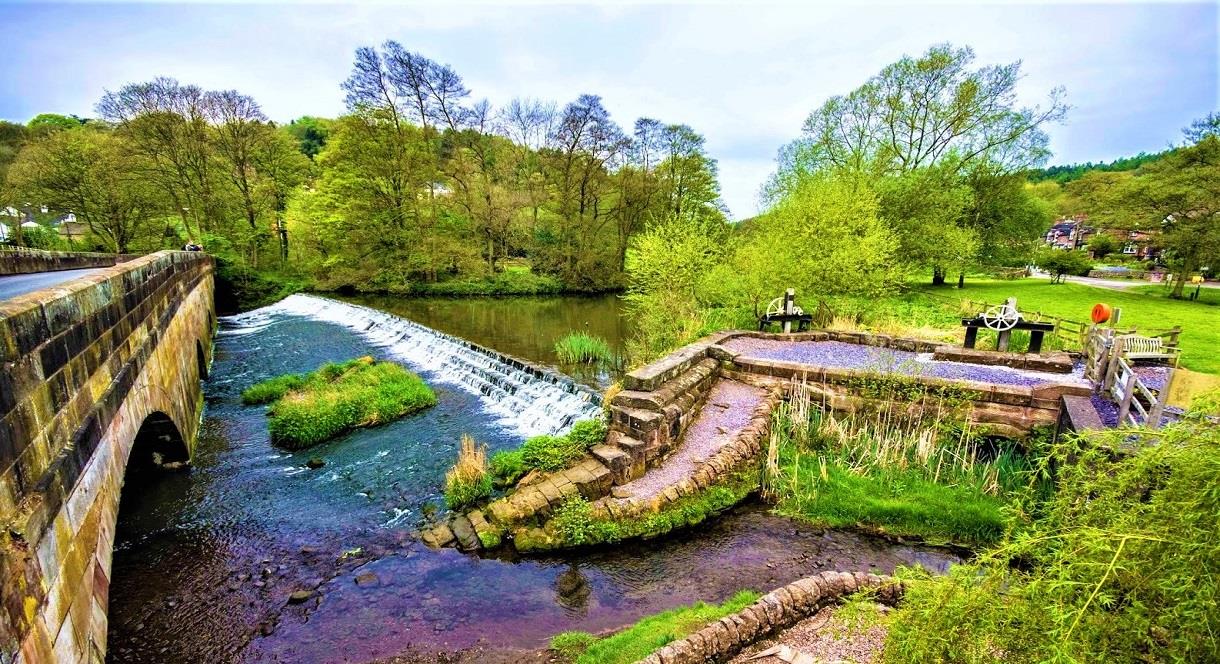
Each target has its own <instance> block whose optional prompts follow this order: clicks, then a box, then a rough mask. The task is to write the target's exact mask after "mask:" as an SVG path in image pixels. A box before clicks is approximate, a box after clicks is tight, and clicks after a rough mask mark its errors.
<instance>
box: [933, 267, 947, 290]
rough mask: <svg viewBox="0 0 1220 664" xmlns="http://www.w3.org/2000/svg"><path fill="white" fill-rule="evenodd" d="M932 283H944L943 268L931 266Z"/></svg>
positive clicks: (937, 284) (939, 284) (941, 284)
mask: <svg viewBox="0 0 1220 664" xmlns="http://www.w3.org/2000/svg"><path fill="white" fill-rule="evenodd" d="M932 285H933V286H944V285H945V268H943V267H939V266H937V267H934V268H932Z"/></svg>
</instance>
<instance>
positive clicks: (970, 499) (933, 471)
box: [765, 391, 1031, 546]
mask: <svg viewBox="0 0 1220 664" xmlns="http://www.w3.org/2000/svg"><path fill="white" fill-rule="evenodd" d="M959 421H960V420H958V419H957V414H956V413H955V412H953V410H952V408H947V409H946V410H944V411H940V410H937V411H934V412H931V413H925V414H924V415H922V416H920V417H919V418H918V419H914V420H910V419H903V418H902V417H900V416H899V415H898V414H897V413H895V412H888V411H886V412H866V413H858V414H853V415H847V416H843V415H837V414H834V413H830V412H823V411H822V410H821V408H820V407H819V405H818V404H816V403H812V400H811V399H810V397H809V396H808V394H807V393H805V392H800V391H798V393H797V394H796V395H795V396H794V397H793V398H792V400H791V401H790V402H789V403H787V404H785V405H783V406H782V407H781V408H780V409H779V410H778V411H777V412H776V415H775V422H774V425H773V433H772V438H771V444H770V448H769V450H768V464H767V466H768V472H767V482H766V487H765V489H766V492H767V494H768V495H769V496H770V497H771V498H772V499H774V500H775V501H776V502H777V510H778V511H779V512H780V513H782V514H785V515H787V516H791V517H795V518H800V519H804V520H807V521H811V522H814V523H818V524H821V525H824V526H828V527H837V528H844V527H846V528H861V529H863V530H867V531H873V532H882V533H886V534H890V535H898V536H906V537H917V538H920V539H923V540H925V541H929V542H936V543H954V544H960V545H966V546H977V545H980V544H985V543H989V542H994V541H996V540H998V539H1000V538H1001V537H1002V536H1003V535H1004V533H1005V528H1006V524H1007V517H1006V507H1007V505H1008V504H1009V502H1010V500H1011V499H1012V498H1013V497H1015V496H1018V495H1023V494H1024V492H1025V491H1026V489H1027V486H1028V484H1029V479H1030V476H1031V473H1030V470H1031V469H1030V463H1029V461H1028V460H1027V459H1026V458H1025V457H1024V456H1023V455H1022V454H1020V453H1019V452H1017V451H1015V450H1013V449H1009V450H1003V449H1001V450H992V449H990V448H982V447H980V443H981V441H978V440H976V439H975V438H974V437H973V435H972V434H971V433H970V431H968V430H967V429H965V428H963V427H962V426H961V425H960V424H958V422H959Z"/></svg>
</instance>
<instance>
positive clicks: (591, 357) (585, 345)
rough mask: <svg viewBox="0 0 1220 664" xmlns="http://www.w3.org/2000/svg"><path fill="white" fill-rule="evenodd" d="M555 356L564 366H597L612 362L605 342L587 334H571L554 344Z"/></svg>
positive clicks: (608, 347) (611, 356) (612, 356)
mask: <svg viewBox="0 0 1220 664" xmlns="http://www.w3.org/2000/svg"><path fill="white" fill-rule="evenodd" d="M555 355H557V356H558V357H559V361H560V362H563V363H565V364H597V363H599V362H611V361H613V360H614V355H613V353H611V352H610V345H609V344H607V343H606V340H605V339H602V338H601V337H598V336H595V335H592V334H589V333H587V332H571V333H569V334H568V335H567V336H566V337H564V338H562V339H560V340H559V341H557V342H555Z"/></svg>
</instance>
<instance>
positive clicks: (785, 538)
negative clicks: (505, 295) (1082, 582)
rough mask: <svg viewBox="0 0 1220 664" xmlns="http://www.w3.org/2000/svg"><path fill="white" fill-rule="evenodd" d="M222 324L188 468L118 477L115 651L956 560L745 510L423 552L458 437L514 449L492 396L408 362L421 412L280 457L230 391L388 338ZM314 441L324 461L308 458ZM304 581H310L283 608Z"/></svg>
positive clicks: (517, 624)
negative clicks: (304, 596) (125, 479)
mask: <svg viewBox="0 0 1220 664" xmlns="http://www.w3.org/2000/svg"><path fill="white" fill-rule="evenodd" d="M221 326H222V331H221V334H220V336H219V337H218V339H217V347H216V361H215V365H214V366H213V369H212V377H211V378H210V379H209V380H208V382H207V383H206V384H205V389H204V391H205V398H206V404H207V407H206V412H205V416H204V422H203V427H202V432H201V434H200V440H199V443H198V449H197V452H196V457H195V466H194V468H193V469H192V471H191V472H189V473H185V474H179V475H167V476H160V477H156V478H152V479H150V480H149V481H148V482H147V483H141V482H139V481H137V478H133V480H132V482H130V483H129V486H128V488H127V489H125V493H124V496H123V503H122V506H121V508H120V512H119V524H118V528H117V536H116V542H117V544H116V551H115V556H114V569H113V573H112V581H111V586H110V636H109V640H110V642H109V653H110V654H109V659H110V660H111V661H114V662H191V663H192V664H193V663H196V662H262V661H279V662H332V661H334V662H338V661H350V662H361V661H369V660H371V659H374V658H378V657H383V656H388V655H392V654H395V653H398V652H401V651H403V650H405V649H407V648H411V649H413V651H416V652H420V651H422V652H450V651H453V650H457V649H461V648H465V647H468V646H471V645H474V644H477V643H485V644H491V645H494V646H497V647H501V648H536V647H539V646H541V645H543V644H545V642H546V640H547V638H548V637H549V636H550V635H552V634H554V633H556V632H559V631H563V630H567V629H584V630H589V631H600V630H603V629H609V628H614V627H618V626H622V625H624V624H627V623H630V622H632V621H634V620H635V619H637V618H639V617H640V616H642V615H645V614H648V613H653V612H655V611H659V610H662V609H666V608H671V607H673V606H676V605H679V604H686V603H689V602H691V601H694V600H696V599H704V600H709V601H710V600H720V599H723V598H725V597H727V596H729V595H730V594H732V593H733V592H734V591H736V590H738V589H740V588H743V587H753V588H757V589H760V590H765V589H769V588H771V587H774V586H776V585H779V584H782V583H784V582H787V581H791V580H793V579H795V578H798V577H800V576H803V575H805V574H810V573H814V572H817V571H819V570H822V569H828V568H837V569H880V570H887V571H888V570H889V569H892V568H893V566H894V565H896V564H906V563H912V562H920V563H922V564H925V565H927V566H929V567H932V568H941V567H943V566H944V565H946V564H947V563H948V562H949V561H951V560H953V557H952V556H951V555H948V554H945V553H943V552H939V551H935V550H925V549H918V548H913V547H907V546H896V545H892V544H888V543H885V542H882V541H879V540H875V539H871V538H867V537H863V536H859V535H854V534H850V533H842V532H833V531H832V532H829V533H824V532H822V531H819V530H816V529H812V528H809V527H806V526H801V525H798V524H795V523H793V522H791V521H788V520H786V519H782V518H779V517H775V516H771V515H769V514H767V513H766V512H765V510H763V509H762V508H760V507H758V506H746V507H743V508H739V509H738V510H736V511H734V512H733V513H731V514H730V515H727V516H725V517H723V518H721V519H718V520H716V521H714V522H713V523H711V524H707V525H705V526H703V527H700V528H697V529H693V530H692V531H690V532H686V533H681V534H677V535H674V536H671V537H667V538H664V539H661V540H658V541H655V542H647V543H635V544H629V545H624V546H622V547H619V548H615V549H604V550H595V551H585V552H578V553H575V554H572V555H570V556H564V557H555V558H532V559H526V560H519V561H514V560H498V559H490V558H479V557H474V556H466V555H463V554H460V553H457V552H456V551H454V550H443V551H433V550H429V549H427V548H426V547H423V546H422V545H419V544H418V543H416V542H415V541H414V540H413V539H412V538H411V537H410V535H409V533H410V531H412V530H414V528H415V527H416V526H417V525H418V524H419V523H420V522H421V521H422V519H423V518H424V510H425V509H426V507H425V506H426V505H429V504H431V505H436V504H438V503H439V487H440V485H441V483H442V481H443V476H444V471H445V469H446V468H447V466H448V465H449V464H450V463H451V462H452V459H453V457H454V456H455V454H456V447H457V444H458V440H459V438H460V436H461V434H462V433H470V434H472V435H474V436H475V437H476V438H477V439H478V440H480V441H481V442H484V443H487V444H488V446H489V447H490V449H492V450H496V449H501V448H505V447H511V446H515V445H518V444H520V442H521V441H522V439H523V437H524V434H523V432H522V430H521V429H520V428H519V427H517V426H515V425H514V424H513V423H512V421H510V420H507V419H505V418H504V417H501V416H499V415H497V414H496V413H495V411H494V410H493V409H492V408H491V405H492V404H490V403H488V397H485V396H484V395H482V394H479V393H477V392H472V391H471V390H469V389H466V387H464V386H461V385H457V384H453V383H449V382H444V381H443V380H441V379H442V378H443V377H441V376H437V375H431V374H429V372H428V371H426V370H423V369H421V368H420V367H414V368H416V369H417V370H420V371H421V373H422V375H424V377H425V378H426V379H429V380H430V381H431V382H432V383H433V386H434V388H435V389H436V391H437V395H438V397H439V404H438V405H437V406H436V407H435V408H432V409H429V410H427V411H425V412H423V413H420V414H418V415H415V416H412V417H408V418H405V419H403V420H400V421H398V422H395V423H393V424H390V425H387V426H384V427H380V428H377V429H371V430H361V431H357V432H354V433H352V434H350V435H348V436H345V437H343V438H341V439H339V440H336V441H332V442H330V443H327V444H325V445H322V446H319V447H315V448H313V449H311V450H308V451H306V452H302V453H297V454H289V453H284V452H281V451H279V450H276V449H275V448H273V447H272V446H271V445H270V444H269V441H268V438H267V430H266V422H265V416H264V415H263V409H262V408H261V407H257V406H255V407H250V406H243V405H242V404H241V403H240V398H239V395H240V391H241V389H242V388H244V387H245V386H246V385H248V384H250V383H253V382H256V381H257V380H261V379H263V378H265V377H268V376H271V375H277V374H280V373H284V372H290V371H305V370H309V369H312V368H314V367H316V366H317V365H318V364H319V363H321V362H324V361H330V360H341V359H346V358H349V357H353V356H357V355H362V354H368V353H372V354H375V355H380V354H382V353H384V352H385V349H384V348H381V347H378V346H375V345H372V344H371V343H370V342H369V341H367V340H366V339H365V338H362V337H361V336H359V335H358V333H357V332H356V331H353V330H351V329H348V328H346V327H342V326H338V325H335V324H331V323H323V322H317V321H314V320H309V319H307V318H303V317H301V316H297V315H287V314H275V315H267V316H261V317H260V316H254V317H246V318H244V319H240V320H234V319H226V320H223V321H222V323H221ZM515 350H517V354H519V355H525V354H526V353H523V352H521V350H520V348H517V349H515ZM526 359H536V358H530V357H527V358H526ZM315 456H316V457H321V458H323V459H324V460H325V461H326V465H325V467H323V468H322V469H319V470H312V471H311V470H307V469H305V468H304V462H305V461H306V460H307V459H308V458H309V457H315ZM368 573H372V575H373V576H360V575H365V574H368ZM357 577H360V578H361V579H362V583H361V584H357V583H356V581H355V580H356V578H357ZM302 589H309V590H316V591H317V595H316V596H315V597H313V598H311V599H310V600H309V601H306V602H304V603H301V604H297V605H290V604H288V596H289V594H290V593H292V592H293V591H296V590H302Z"/></svg>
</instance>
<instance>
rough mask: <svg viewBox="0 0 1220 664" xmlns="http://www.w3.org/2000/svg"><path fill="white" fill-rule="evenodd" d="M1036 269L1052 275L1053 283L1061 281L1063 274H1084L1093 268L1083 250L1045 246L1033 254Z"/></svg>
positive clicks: (1091, 262)
mask: <svg viewBox="0 0 1220 664" xmlns="http://www.w3.org/2000/svg"><path fill="white" fill-rule="evenodd" d="M1034 265H1037V266H1038V269H1040V270H1044V271H1046V272H1049V273H1050V274H1051V275H1053V277H1054V279H1053V282H1054V283H1061V282H1062V281H1063V277H1064V276H1065V275H1072V276H1084V275H1086V274H1088V273H1089V270H1092V269H1093V261H1092V260H1090V259H1089V255H1088V254H1086V253H1085V252H1083V251H1069V250H1064V249H1053V248H1050V247H1047V248H1045V249H1042V250H1041V251H1039V252H1038V253H1037V255H1036V256H1034Z"/></svg>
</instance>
